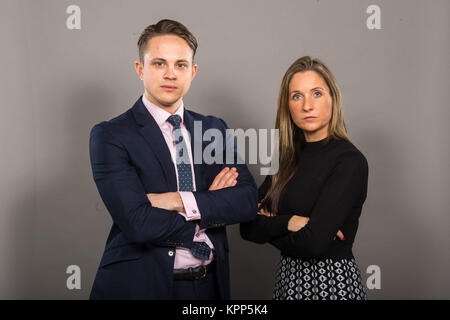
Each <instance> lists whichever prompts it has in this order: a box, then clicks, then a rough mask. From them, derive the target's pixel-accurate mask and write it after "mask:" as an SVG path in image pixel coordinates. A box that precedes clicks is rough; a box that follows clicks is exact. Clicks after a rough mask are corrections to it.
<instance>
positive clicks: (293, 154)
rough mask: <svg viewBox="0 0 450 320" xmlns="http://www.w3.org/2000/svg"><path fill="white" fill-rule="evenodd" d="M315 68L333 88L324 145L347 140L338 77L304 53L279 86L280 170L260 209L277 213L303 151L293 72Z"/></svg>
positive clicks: (320, 62)
mask: <svg viewBox="0 0 450 320" xmlns="http://www.w3.org/2000/svg"><path fill="white" fill-rule="evenodd" d="M305 71H315V72H317V73H318V74H319V75H320V76H321V77H322V78H323V79H324V80H325V82H326V84H327V85H328V88H329V89H330V95H331V98H332V115H331V119H330V125H329V126H328V136H327V138H326V139H325V141H324V144H326V143H328V141H329V140H330V139H331V138H334V139H346V140H348V141H350V139H349V138H348V136H347V129H346V127H345V122H344V115H343V113H342V98H341V92H340V90H339V87H338V85H337V82H336V79H335V77H334V76H333V74H332V73H331V71H330V70H329V69H328V67H327V66H326V65H325V64H324V63H323V62H322V61H320V60H319V59H312V58H311V57H309V56H304V57H301V58H299V59H297V60H296V61H295V62H294V63H293V64H292V65H291V66H290V67H289V69H288V70H287V71H286V73H285V75H284V77H283V80H282V81H281V85H280V92H279V95H278V109H277V119H276V121H275V128H276V129H278V130H279V146H278V148H279V168H280V169H279V171H278V172H277V173H276V174H274V175H273V176H272V183H271V186H270V188H269V190H268V192H267V194H266V196H265V197H264V199H263V200H262V201H261V206H260V207H261V208H262V209H264V210H266V211H268V212H270V213H272V214H277V211H278V204H279V200H280V195H281V192H282V191H283V189H284V187H285V186H286V184H287V183H288V181H289V180H290V179H291V178H292V176H293V175H294V173H295V171H296V169H297V166H298V163H299V159H300V153H301V145H302V144H303V142H304V141H305V137H304V134H303V131H302V130H301V129H300V128H298V127H297V126H296V125H295V123H294V121H293V120H292V117H291V113H290V111H289V84H290V82H291V80H292V77H293V76H294V74H296V73H298V72H305Z"/></svg>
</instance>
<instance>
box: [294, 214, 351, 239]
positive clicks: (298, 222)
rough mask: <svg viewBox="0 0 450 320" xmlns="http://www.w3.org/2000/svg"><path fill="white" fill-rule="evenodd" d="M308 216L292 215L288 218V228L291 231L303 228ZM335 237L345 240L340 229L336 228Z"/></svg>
mask: <svg viewBox="0 0 450 320" xmlns="http://www.w3.org/2000/svg"><path fill="white" fill-rule="evenodd" d="M308 221H309V218H308V217H303V216H297V215H296V216H292V218H291V219H289V222H288V230H289V231H292V232H297V231H299V230H300V229H301V228H303V227H304V226H306V224H307V223H308ZM336 235H337V237H338V238H339V239H341V240H345V238H344V234H343V233H342V231H341V230H338V232H337V234H336ZM334 239H336V237H334V238H333V240H334Z"/></svg>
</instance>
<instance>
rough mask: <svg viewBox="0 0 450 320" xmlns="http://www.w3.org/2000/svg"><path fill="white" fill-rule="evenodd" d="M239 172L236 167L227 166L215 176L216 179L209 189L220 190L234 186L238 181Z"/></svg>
mask: <svg viewBox="0 0 450 320" xmlns="http://www.w3.org/2000/svg"><path fill="white" fill-rule="evenodd" d="M238 175H239V173H238V172H237V170H236V168H234V167H233V168H231V169H230V168H228V167H225V168H223V169H222V171H220V172H219V174H218V175H217V176H216V177H215V178H214V181H213V182H212V183H211V186H210V187H209V189H208V190H210V191H211V190H219V189H223V188H228V187H234V186H235V185H236V183H237V180H236V179H237V177H238Z"/></svg>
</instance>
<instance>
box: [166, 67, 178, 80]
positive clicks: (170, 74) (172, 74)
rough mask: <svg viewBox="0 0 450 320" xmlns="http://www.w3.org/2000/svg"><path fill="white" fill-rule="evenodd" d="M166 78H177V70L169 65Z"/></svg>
mask: <svg viewBox="0 0 450 320" xmlns="http://www.w3.org/2000/svg"><path fill="white" fill-rule="evenodd" d="M164 78H165V79H168V80H175V79H176V78H177V75H176V74H175V70H173V68H172V67H170V66H169V67H167V68H166V72H165V73H164Z"/></svg>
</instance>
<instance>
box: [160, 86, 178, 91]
mask: <svg viewBox="0 0 450 320" xmlns="http://www.w3.org/2000/svg"><path fill="white" fill-rule="evenodd" d="M161 88H163V89H164V90H166V91H174V90H176V89H177V87H175V86H161Z"/></svg>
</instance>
